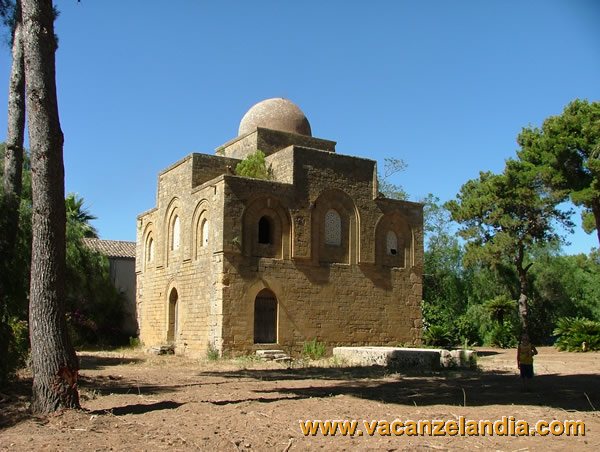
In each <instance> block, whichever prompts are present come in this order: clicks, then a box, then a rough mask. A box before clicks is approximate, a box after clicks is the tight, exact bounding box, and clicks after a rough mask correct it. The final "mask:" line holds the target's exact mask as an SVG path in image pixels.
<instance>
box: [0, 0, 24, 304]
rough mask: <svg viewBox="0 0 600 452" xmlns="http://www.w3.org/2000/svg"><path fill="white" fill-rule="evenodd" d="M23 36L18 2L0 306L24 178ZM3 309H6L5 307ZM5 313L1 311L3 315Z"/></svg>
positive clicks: (0, 244) (0, 246)
mask: <svg viewBox="0 0 600 452" xmlns="http://www.w3.org/2000/svg"><path fill="white" fill-rule="evenodd" d="M22 35H23V33H22V25H21V4H20V2H19V1H17V3H16V5H15V12H14V27H13V42H12V68H11V73H10V83H9V87H8V131H7V134H6V152H5V154H4V180H3V186H4V197H3V199H2V213H3V215H2V217H1V218H2V237H1V238H0V259H1V264H0V265H2V268H1V271H2V276H0V278H1V279H2V280H1V281H0V303H1V302H3V301H4V300H3V296H4V295H6V292H7V286H8V284H9V283H10V276H9V275H10V273H11V272H10V263H11V262H12V260H13V256H14V251H15V243H16V239H17V231H18V227H19V205H20V202H21V188H22V176H23V135H24V133H25V68H24V62H23V39H22V38H23V36H22ZM2 308H4V306H2ZM4 313H5V310H4V309H2V311H1V312H0V315H3V314H4Z"/></svg>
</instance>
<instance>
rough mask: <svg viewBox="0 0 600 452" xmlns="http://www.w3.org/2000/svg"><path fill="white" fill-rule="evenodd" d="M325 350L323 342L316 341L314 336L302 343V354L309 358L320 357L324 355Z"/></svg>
mask: <svg viewBox="0 0 600 452" xmlns="http://www.w3.org/2000/svg"><path fill="white" fill-rule="evenodd" d="M325 351H326V349H325V344H323V343H322V342H319V341H317V339H316V338H314V339H313V340H312V341H306V342H304V344H303V345H302V356H304V357H306V358H309V359H321V358H323V357H324V356H325Z"/></svg>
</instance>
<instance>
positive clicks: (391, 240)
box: [385, 231, 399, 256]
mask: <svg viewBox="0 0 600 452" xmlns="http://www.w3.org/2000/svg"><path fill="white" fill-rule="evenodd" d="M385 252H386V253H387V255H388V256H396V255H397V254H398V252H399V251H398V237H397V236H396V233H395V232H394V231H388V232H387V235H386V237H385Z"/></svg>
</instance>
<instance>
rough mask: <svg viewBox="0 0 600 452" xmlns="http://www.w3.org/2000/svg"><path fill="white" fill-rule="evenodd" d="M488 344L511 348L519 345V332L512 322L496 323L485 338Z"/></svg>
mask: <svg viewBox="0 0 600 452" xmlns="http://www.w3.org/2000/svg"><path fill="white" fill-rule="evenodd" d="M483 341H484V343H485V344H486V345H491V346H493V347H500V348H511V347H515V346H516V345H517V332H516V331H515V328H514V326H513V325H512V324H511V323H510V322H503V323H498V324H495V325H494V326H493V327H492V329H491V330H490V331H489V332H487V333H486V334H485V336H484V338H483Z"/></svg>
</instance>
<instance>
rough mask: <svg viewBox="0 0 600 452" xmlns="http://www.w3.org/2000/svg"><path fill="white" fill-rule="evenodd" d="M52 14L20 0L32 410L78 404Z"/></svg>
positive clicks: (40, 3) (40, 4)
mask: <svg viewBox="0 0 600 452" xmlns="http://www.w3.org/2000/svg"><path fill="white" fill-rule="evenodd" d="M54 18H55V13H54V10H53V5H52V0H22V21H23V44H24V61H25V87H26V97H27V109H28V115H27V119H28V126H29V142H30V146H31V171H32V181H31V183H32V198H33V215H32V232H33V236H32V259H31V283H30V294H29V299H30V301H29V335H30V342H31V368H32V373H33V395H32V403H31V409H32V411H33V412H34V413H50V412H54V411H56V410H59V409H63V408H78V407H79V393H78V391H77V379H78V370H79V366H78V361H77V356H76V354H75V350H74V349H73V346H72V345H71V342H70V340H69V336H68V334H67V325H66V320H65V306H64V303H65V270H66V264H65V227H66V214H65V201H64V199H65V196H64V193H65V187H64V165H63V134H62V130H61V128H60V120H59V115H58V102H57V97H56V78H55V52H56V38H55V35H54Z"/></svg>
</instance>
